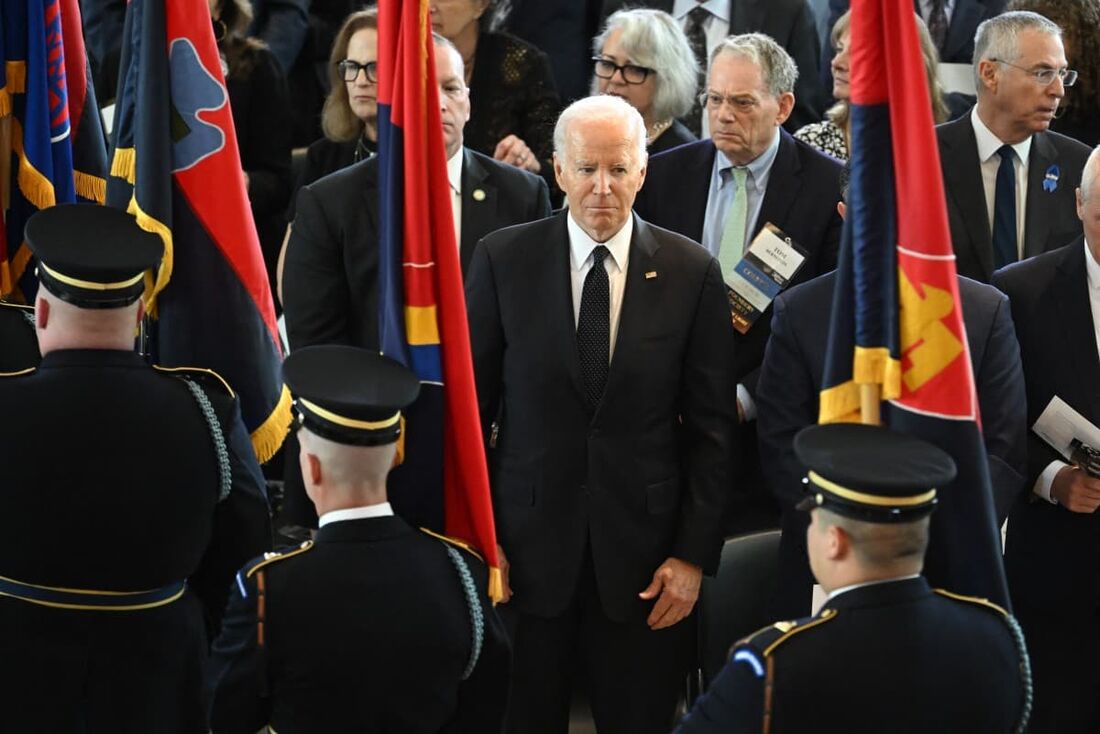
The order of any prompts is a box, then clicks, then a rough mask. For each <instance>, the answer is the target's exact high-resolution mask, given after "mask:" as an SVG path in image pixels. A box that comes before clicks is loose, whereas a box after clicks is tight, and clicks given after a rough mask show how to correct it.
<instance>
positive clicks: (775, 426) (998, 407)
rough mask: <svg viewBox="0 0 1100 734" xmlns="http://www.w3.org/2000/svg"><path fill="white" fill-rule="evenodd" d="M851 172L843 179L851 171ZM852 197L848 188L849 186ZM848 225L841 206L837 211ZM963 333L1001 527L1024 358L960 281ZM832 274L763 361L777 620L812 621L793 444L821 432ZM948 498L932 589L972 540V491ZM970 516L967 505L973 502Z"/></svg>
mask: <svg viewBox="0 0 1100 734" xmlns="http://www.w3.org/2000/svg"><path fill="white" fill-rule="evenodd" d="M845 170H847V169H845ZM844 189H845V191H844V193H845V194H847V191H846V189H847V183H846V182H845V184H844ZM838 210H839V211H840V212H841V214H842V215H843V213H844V204H843V203H840V204H839V205H838ZM958 281H959V297H960V299H961V302H962V313H963V325H964V327H965V328H966V339H967V345H968V347H969V352H970V366H971V368H972V369H973V370H974V384H975V386H976V388H977V392H978V401H979V405H980V408H981V416H982V440H983V442H984V443H985V449H986V455H987V457H988V459H989V478H990V482H991V485H992V489H993V498H992V499H993V506H994V510H995V512H996V515H997V525H998V526H1000V525H1001V524H1002V523H1003V522H1004V520H1005V518H1006V517H1007V516H1008V511H1009V509H1010V508H1011V507H1012V504H1013V503H1014V502H1015V501H1016V500H1017V499H1018V498H1019V496H1020V494H1021V491H1022V490H1023V475H1024V472H1025V469H1026V458H1027V426H1028V424H1027V423H1026V417H1027V416H1026V413H1025V411H1026V406H1025V404H1024V403H1025V400H1024V379H1023V368H1022V367H1021V365H1020V348H1019V345H1018V344H1017V342H1016V332H1015V330H1014V329H1013V325H1012V314H1011V311H1010V308H1009V304H1008V299H1007V298H1006V297H1005V296H1004V294H1003V293H1000V292H999V291H998V290H997V289H996V288H994V287H992V286H990V285H986V284H985V283H979V282H977V281H974V280H971V279H970V278H964V277H959V279H958ZM835 287H836V272H835V271H834V272H831V273H826V274H825V275H822V276H821V277H819V278H814V279H813V280H811V281H809V282H808V283H803V284H801V285H797V286H795V287H794V288H791V289H790V290H788V291H787V292H786V293H781V294H779V296H778V297H777V298H776V299H775V303H774V304H773V307H774V314H773V316H772V324H771V326H772V330H771V338H770V339H769V340H768V346H767V349H766V350H765V351H764V362H763V364H762V365H761V367H760V381H759V382H758V383H757V386H756V409H757V430H756V433H757V437H758V438H759V440H760V464H761V466H762V467H763V469H764V476H765V477H766V478H767V480H768V485H769V488H770V489H771V492H772V494H773V495H774V496H775V498H776V499H777V500H778V501H779V504H780V507H781V509H782V513H783V514H782V528H783V535H782V537H781V538H780V541H779V567H778V577H777V579H776V587H775V593H774V596H773V599H772V604H771V607H770V611H771V613H772V616H774V617H777V618H780V619H793V618H796V617H803V616H805V615H807V614H809V612H810V601H811V590H812V588H813V574H812V573H811V572H810V567H809V566H808V565H807V564H806V525H807V524H808V523H809V518H808V517H807V516H806V513H804V512H800V511H798V510H797V509H795V505H797V504H798V502H799V500H801V499H802V495H803V487H802V478H803V476H805V468H804V467H803V466H802V465H801V464H799V463H798V459H797V458H795V455H794V450H793V448H792V441H793V440H794V437H795V435H796V434H797V433H798V432H799V431H800V430H802V429H803V428H805V427H806V426H810V425H813V424H814V423H817V416H818V407H819V401H818V397H819V395H820V394H821V387H822V373H823V371H824V369H825V353H826V350H827V349H828V341H829V321H830V318H831V315H832V307H833V292H834V290H835ZM940 489H941V490H944V494H943V495H941V497H942V498H943V503H944V504H943V506H942V507H941V508H940V511H939V512H937V513H936V517H935V520H934V522H933V523H932V530H931V535H930V538H931V541H930V546H929V552H928V554H927V556H926V562H925V573H926V575H927V576H928V577H929V579H930V580H931V581H932V582H933V583H935V582H936V580H937V575H938V574H939V573H944V572H945V571H946V562H947V561H948V560H949V559H951V558H953V557H959V556H962V555H965V554H966V549H965V547H963V546H961V545H960V541H965V539H967V538H969V537H970V535H971V533H970V532H968V531H967V528H966V526H965V523H967V522H968V518H970V517H972V516H973V515H972V514H971V513H969V512H965V513H963V512H959V513H956V512H954V511H953V510H954V508H955V507H958V505H956V504H955V503H957V502H960V501H962V500H963V499H964V498H967V499H973V498H972V497H969V493H970V492H972V491H973V488H970V487H959V488H958V492H955V493H954V494H948V492H951V491H953V490H954V488H953V487H952V488H948V487H940ZM967 504H968V505H969V506H971V507H972V506H973V504H972V503H971V502H967Z"/></svg>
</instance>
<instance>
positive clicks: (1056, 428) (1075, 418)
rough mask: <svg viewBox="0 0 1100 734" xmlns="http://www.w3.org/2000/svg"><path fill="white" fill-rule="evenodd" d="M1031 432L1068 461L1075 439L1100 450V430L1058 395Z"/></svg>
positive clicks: (1048, 405) (1044, 410) (1051, 401)
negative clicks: (1071, 445)
mask: <svg viewBox="0 0 1100 734" xmlns="http://www.w3.org/2000/svg"><path fill="white" fill-rule="evenodd" d="M1031 430H1033V431H1035V433H1036V435H1038V436H1039V438H1041V439H1043V440H1044V441H1046V442H1047V443H1049V444H1050V445H1051V447H1052V448H1053V449H1054V450H1055V451H1057V452H1058V453H1060V454H1061V455H1062V456H1064V457H1065V458H1066V461H1069V460H1070V444H1071V443H1072V442H1073V439H1075V438H1076V439H1077V440H1078V441H1080V442H1081V443H1083V444H1086V445H1088V446H1091V447H1093V448H1100V428H1097V427H1096V426H1095V425H1094V424H1093V423H1091V422H1090V421H1089V420H1088V419H1087V418H1085V416H1083V415H1081V414H1080V413H1078V412H1077V411H1076V410H1074V409H1073V408H1071V407H1070V406H1069V405H1068V404H1067V403H1066V401H1064V400H1062V399H1061V398H1060V397H1058V396H1057V395H1055V396H1054V397H1053V398H1051V400H1050V403H1048V404H1047V407H1046V408H1044V409H1043V412H1042V414H1041V415H1040V416H1039V419H1038V420H1036V421H1035V425H1033V426H1032V427H1031Z"/></svg>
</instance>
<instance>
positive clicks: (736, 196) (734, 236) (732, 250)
mask: <svg viewBox="0 0 1100 734" xmlns="http://www.w3.org/2000/svg"><path fill="white" fill-rule="evenodd" d="M729 170H730V174H731V176H732V177H733V185H734V186H735V187H736V188H735V189H734V191H733V201H732V202H731V203H730V208H729V211H728V212H727V213H726V225H725V226H724V227H723V228H722V242H721V244H720V245H719V246H718V264H719V265H721V266H722V277H723V278H725V279H727V280H728V278H729V275H730V273H732V272H733V269H734V268H735V267H737V263H739V262H740V261H741V254H742V251H743V250H744V249H745V220H746V219H747V218H748V215H749V195H748V192H747V191H746V189H745V181H746V179H747V178H748V175H749V169H747V168H736V167H735V168H731V169H729Z"/></svg>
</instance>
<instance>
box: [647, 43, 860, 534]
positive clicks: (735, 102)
mask: <svg viewBox="0 0 1100 734" xmlns="http://www.w3.org/2000/svg"><path fill="white" fill-rule="evenodd" d="M797 77H798V69H797V67H796V66H795V64H794V61H793V60H792V59H791V57H790V56H789V55H788V54H787V52H786V51H784V50H783V48H782V47H780V46H779V44H777V43H776V42H775V41H774V40H773V39H771V38H769V37H768V36H765V35H763V34H760V33H749V34H746V35H741V36H731V37H730V38H727V39H726V40H725V41H724V42H723V43H722V45H720V46H718V47H717V48H716V49H715V51H714V54H713V55H712V56H711V60H710V69H709V70H708V73H707V85H706V88H705V91H704V92H703V94H702V96H701V99H702V101H703V104H704V106H705V107H706V113H707V116H708V118H709V120H710V130H711V139H710V140H701V141H699V142H697V143H691V144H689V145H683V146H680V147H679V148H675V149H673V150H670V151H668V152H666V153H662V154H660V155H657V156H654V157H653V158H651V159H650V161H649V175H648V176H647V178H646V183H645V186H644V187H643V188H642V190H641V192H640V193H639V194H638V198H637V200H636V201H635V204H634V209H635V211H637V212H638V215H639V216H640V217H642V218H643V219H645V220H646V221H648V222H652V223H653V224H656V225H658V226H661V227H664V228H666V229H671V230H672V231H674V232H678V233H680V234H682V235H685V236H687V237H690V238H691V239H693V240H695V241H696V242H699V243H701V244H702V246H703V247H705V248H706V249H707V250H709V251H710V253H711V254H712V255H714V256H716V257H717V258H718V261H719V263H720V264H721V266H722V275H723V278H724V279H725V280H726V283H727V285H730V284H732V283H735V282H736V273H735V272H734V271H735V269H736V268H737V266H738V264H739V262H740V261H741V259H742V257H743V256H744V254H745V252H746V251H747V250H748V248H749V246H750V245H751V243H752V241H753V239H754V238H755V237H756V236H757V235H758V234H759V233H760V232H761V230H762V229H763V228H764V227H765V225H768V224H770V225H774V227H776V228H778V230H779V231H780V232H781V233H782V234H781V236H782V237H786V238H790V239H791V241H792V242H793V243H794V244H795V245H797V247H799V248H800V249H801V251H802V252H803V253H804V254H805V261H804V263H803V265H802V267H801V268H800V269H799V270H798V271H797V272H796V273H795V274H794V277H793V278H792V279H791V282H790V284H791V285H793V284H795V283H800V282H802V281H805V280H809V279H810V278H813V277H816V276H818V275H822V274H823V273H827V272H829V271H830V270H832V269H833V268H834V267H836V256H837V250H838V248H839V246H840V230H841V226H842V220H841V218H840V215H839V214H838V213H837V211H836V202H837V201H838V200H839V199H840V173H841V169H842V166H841V164H840V163H839V162H838V161H836V160H835V159H833V158H830V157H829V156H827V155H825V154H824V153H821V152H819V151H817V150H815V149H814V148H812V147H810V146H809V145H807V144H806V143H803V142H802V141H800V140H795V139H794V138H793V137H792V136H791V135H789V134H788V133H787V131H786V130H783V129H782V128H781V125H782V124H783V122H784V121H785V120H786V119H787V117H788V116H789V115H790V113H791V109H792V108H793V106H794V94H793V92H792V90H793V89H794V83H795V79H797ZM770 322H771V308H770V306H769V307H767V308H765V309H764V310H763V312H762V313H761V314H760V315H759V317H758V318H757V319H756V322H755V323H754V324H753V325H752V326H751V327H750V328H749V329H748V331H747V332H745V333H735V334H734V336H735V338H736V340H737V345H738V346H737V354H736V358H735V362H734V364H732V365H731V366H730V368H731V369H732V370H733V372H734V377H735V378H736V379H737V382H738V386H737V401H738V408H739V411H738V412H739V414H740V417H741V420H742V421H743V422H744V423H746V424H747V425H746V430H742V431H741V449H740V451H741V453H742V454H744V456H743V457H742V458H743V462H742V464H741V469H740V470H741V471H742V472H744V474H743V475H742V477H741V479H740V481H739V486H741V487H743V488H745V490H746V492H745V494H744V495H743V496H741V497H738V498H736V499H735V500H734V502H733V503H731V504H732V507H731V508H730V509H729V517H730V524H729V525H728V526H727V528H726V530H727V532H732V531H747V530H754V529H758V528H762V527H769V526H772V527H774V525H772V523H774V522H777V520H778V508H777V507H776V505H775V501H774V500H773V499H772V498H771V496H770V494H769V493H768V491H767V490H766V489H765V485H764V480H763V477H762V476H761V474H760V468H759V462H758V460H757V459H756V456H757V447H756V431H755V422H754V418H755V416H756V409H755V405H754V402H753V401H754V397H753V396H754V395H755V393H756V381H757V376H758V374H759V371H760V363H761V362H762V361H763V359H764V345H765V344H767V341H768V335H769V334H770V333H771V327H770ZM731 328H732V327H731Z"/></svg>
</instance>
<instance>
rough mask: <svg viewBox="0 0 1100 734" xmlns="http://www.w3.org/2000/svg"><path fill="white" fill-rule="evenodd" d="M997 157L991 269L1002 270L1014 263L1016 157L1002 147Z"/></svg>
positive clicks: (1004, 146)
mask: <svg viewBox="0 0 1100 734" xmlns="http://www.w3.org/2000/svg"><path fill="white" fill-rule="evenodd" d="M997 155H999V156H1001V165H1000V166H999V167H998V168H997V188H996V193H994V195H993V267H994V269H997V268H1003V267H1004V266H1005V265H1008V264H1010V263H1014V262H1016V260H1017V259H1018V258H1017V255H1016V252H1017V250H1016V167H1015V166H1014V165H1013V164H1012V159H1013V158H1015V157H1016V154H1015V152H1013V150H1012V147H1011V146H1008V145H1002V146H1001V148H1000V150H998V151H997Z"/></svg>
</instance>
